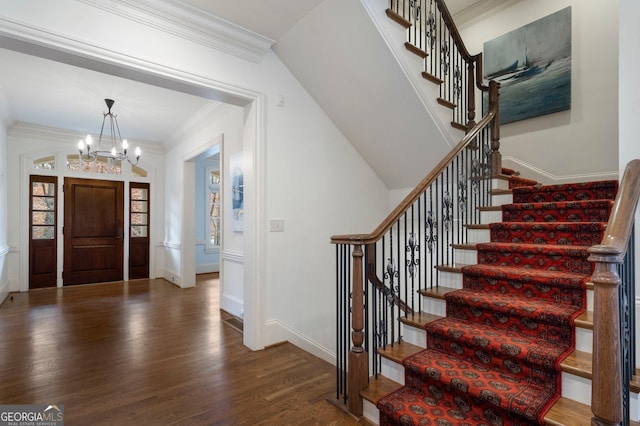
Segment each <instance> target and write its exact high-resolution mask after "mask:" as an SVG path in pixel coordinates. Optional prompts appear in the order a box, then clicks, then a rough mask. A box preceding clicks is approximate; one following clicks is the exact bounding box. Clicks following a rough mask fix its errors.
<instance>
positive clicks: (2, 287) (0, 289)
mask: <svg viewBox="0 0 640 426" xmlns="http://www.w3.org/2000/svg"><path fill="white" fill-rule="evenodd" d="M8 296H9V281H5V282H2V283H0V305H2V304H3V303H4V301H5V300H7V297H8Z"/></svg>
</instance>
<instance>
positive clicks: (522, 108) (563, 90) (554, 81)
mask: <svg viewBox="0 0 640 426" xmlns="http://www.w3.org/2000/svg"><path fill="white" fill-rule="evenodd" d="M483 57H484V64H483V68H484V78H485V79H486V80H496V81H497V82H499V83H500V124H505V123H511V122H513V121H518V120H524V119H527V118H531V117H536V116H540V115H545V114H551V113H554V112H558V111H564V110H568V109H570V108H571V7H567V8H565V9H562V10H560V11H558V12H555V13H553V14H551V15H548V16H546V17H544V18H541V19H538V20H537V21H534V22H532V23H530V24H527V25H525V26H523V27H520V28H518V29H516V30H513V31H511V32H509V33H507V34H504V35H502V36H500V37H497V38H495V39H493V40H490V41H488V42H486V43H485V44H484V47H483ZM484 110H485V111H486V110H487V100H486V97H485V100H484Z"/></svg>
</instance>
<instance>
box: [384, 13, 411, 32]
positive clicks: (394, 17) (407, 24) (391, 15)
mask: <svg viewBox="0 0 640 426" xmlns="http://www.w3.org/2000/svg"><path fill="white" fill-rule="evenodd" d="M385 13H386V14H387V16H388V17H389V19H391V20H392V21H394V22H395V23H397V24H400V25H402V26H403V27H404V28H409V27H410V26H411V22H409V21H407V20H406V19H404V18H403V17H402V16H400V15H398V14H397V13H396V12H394V11H393V10H391V9H387V10H385Z"/></svg>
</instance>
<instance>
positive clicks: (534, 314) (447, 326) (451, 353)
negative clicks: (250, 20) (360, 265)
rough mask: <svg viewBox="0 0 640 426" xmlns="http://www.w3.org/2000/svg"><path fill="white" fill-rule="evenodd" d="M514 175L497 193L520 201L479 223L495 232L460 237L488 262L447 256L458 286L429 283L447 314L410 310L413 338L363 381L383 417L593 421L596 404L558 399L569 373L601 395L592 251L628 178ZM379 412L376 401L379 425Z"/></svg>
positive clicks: (572, 381) (570, 382)
mask: <svg viewBox="0 0 640 426" xmlns="http://www.w3.org/2000/svg"><path fill="white" fill-rule="evenodd" d="M508 182H509V186H510V187H512V188H514V187H515V189H507V188H504V189H502V190H494V193H495V194H497V195H496V197H501V198H502V199H504V198H507V197H505V194H507V193H509V192H512V193H513V200H512V203H509V204H504V205H502V206H501V208H500V211H497V210H496V209H495V208H484V210H485V212H486V214H485V216H487V217H488V218H491V217H493V218H496V215H497V214H501V216H502V222H495V223H492V224H489V225H480V226H478V228H479V229H481V230H483V231H485V232H483V233H484V234H485V235H484V237H482V236H479V237H478V239H480V240H485V241H488V242H483V241H477V243H478V244H476V245H473V244H470V245H465V246H459V247H457V250H458V251H460V252H466V253H465V254H464V255H460V256H457V259H460V258H462V260H468V259H469V257H470V255H469V252H471V251H477V261H478V264H477V265H473V266H471V265H463V264H460V263H456V264H454V265H447V267H445V268H444V270H447V271H452V273H454V274H457V275H458V283H459V284H458V285H456V284H455V283H454V282H455V280H451V281H449V282H451V283H454V284H449V285H450V286H451V287H438V288H437V289H434V290H423V291H422V294H423V296H424V297H425V298H427V299H433V300H438V301H439V302H440V303H441V304H442V305H445V306H442V307H440V308H437V307H436V308H435V309H434V311H440V312H442V313H444V314H445V315H446V317H444V318H442V317H440V316H438V315H434V314H426V313H423V314H417V315H415V316H413V317H410V318H408V319H407V320H406V321H405V325H406V326H408V327H414V328H416V330H415V331H412V332H405V337H406V338H407V341H405V342H402V343H396V344H394V345H393V346H388V347H387V348H384V349H380V350H379V353H380V354H381V355H382V357H383V358H385V360H386V361H385V362H383V367H382V375H381V376H379V377H378V378H377V379H375V378H372V379H371V383H370V386H369V388H368V389H366V390H365V391H363V396H364V398H365V399H366V400H368V401H369V403H370V404H377V407H378V408H379V410H380V423H379V424H381V425H405V424H415V425H418V424H452V425H453V424H459V425H467V424H468V425H476V424H504V425H508V424H514V425H520V424H550V425H559V424H576V425H586V424H589V423H590V418H591V412H590V408H589V406H588V405H585V404H583V403H580V402H578V401H575V399H568V398H565V399H559V400H558V398H559V397H560V395H561V394H560V392H561V388H562V382H563V381H564V382H566V384H567V385H566V386H567V387H568V388H573V389H567V390H566V391H567V392H571V391H574V392H575V391H578V392H580V391H582V392H583V393H586V395H584V396H585V397H590V391H589V387H588V384H587V385H585V384H584V382H585V380H584V379H585V378H586V379H590V373H591V371H590V360H591V355H590V354H589V353H587V352H588V351H590V345H591V342H590V330H589V327H590V324H591V321H590V312H589V311H588V310H587V309H588V308H589V306H588V305H589V304H591V306H592V303H593V302H592V300H590V301H589V302H590V303H588V302H587V299H588V298H589V299H591V298H590V297H588V296H587V292H588V291H590V290H589V289H588V287H589V285H588V280H589V278H590V277H591V273H592V266H591V263H590V262H588V261H587V257H588V253H587V249H588V248H589V247H590V246H591V245H594V244H597V243H599V242H600V241H601V239H602V235H603V232H604V229H605V227H606V222H607V221H608V218H609V213H610V209H611V206H612V204H613V200H614V198H615V195H616V191H617V182H615V181H607V182H594V183H586V184H575V185H556V186H522V185H526V184H528V185H531V184H532V183H535V182H533V181H528V180H525V179H522V178H519V177H515V176H512V177H511V178H510V179H509V180H508ZM478 234H479V235H480V233H478ZM433 300H432V301H429V300H427V301H425V306H431V307H432V308H433V307H434V303H433ZM436 304H437V303H436ZM591 309H592V307H591ZM576 327H578V328H580V329H582V331H581V332H579V333H578V334H579V338H580V339H581V340H582V341H581V342H579V343H578V344H579V347H580V349H579V350H574V348H575V346H576V332H575V328H576ZM425 334H426V337H425ZM410 339H411V340H413V342H412V343H410V342H409V341H408V340H410ZM425 346H426V349H425ZM402 367H404V370H403V368H402ZM563 375H564V376H565V377H564V379H563ZM385 376H390V377H385ZM572 376H573V377H572ZM401 384H404V386H401ZM585 387H586V388H585ZM395 388H397V389H395ZM387 392H391V393H388V394H387ZM383 395H384V396H383ZM578 399H580V397H579V396H578ZM367 413H368V414H367ZM376 414H377V413H376V410H375V408H374V407H372V406H369V407H368V409H365V415H368V416H369V420H371V421H372V422H375V423H376V424H377V423H378V422H377V416H376ZM567 420H569V421H567ZM437 421H440V422H441V423H438V422H437ZM421 422H423V423H421ZM429 422H431V423H429ZM447 422H448V423H447Z"/></svg>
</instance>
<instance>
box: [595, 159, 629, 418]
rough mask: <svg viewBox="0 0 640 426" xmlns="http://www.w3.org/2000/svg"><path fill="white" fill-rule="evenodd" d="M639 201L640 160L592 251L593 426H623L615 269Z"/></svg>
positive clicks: (618, 280) (626, 179) (618, 281)
mask: <svg viewBox="0 0 640 426" xmlns="http://www.w3.org/2000/svg"><path fill="white" fill-rule="evenodd" d="M639 198H640V160H633V161H631V162H630V163H629V164H628V165H627V167H626V169H625V172H624V176H623V177H622V182H621V184H620V187H619V190H618V194H617V195H616V199H615V202H614V204H613V209H612V213H611V216H610V218H609V222H608V224H607V228H606V230H605V233H604V237H603V238H602V242H601V243H600V244H598V245H595V246H593V247H591V248H590V249H589V253H590V256H589V261H591V262H594V264H595V268H594V273H593V275H592V277H591V282H592V283H593V284H594V308H593V355H592V357H593V358H592V366H593V379H592V385H591V389H592V391H591V411H592V412H593V414H594V417H593V418H592V419H591V424H592V425H593V426H604V425H620V424H622V421H623V407H622V399H623V398H622V394H621V389H622V361H621V348H620V306H619V305H620V302H619V296H618V292H619V289H618V287H619V286H620V284H621V283H622V280H621V278H620V276H619V275H618V271H617V264H619V263H622V262H623V261H624V257H625V255H626V252H627V247H628V244H629V238H632V235H631V234H632V230H633V223H634V218H635V212H636V209H637V206H638V199H639Z"/></svg>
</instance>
